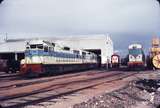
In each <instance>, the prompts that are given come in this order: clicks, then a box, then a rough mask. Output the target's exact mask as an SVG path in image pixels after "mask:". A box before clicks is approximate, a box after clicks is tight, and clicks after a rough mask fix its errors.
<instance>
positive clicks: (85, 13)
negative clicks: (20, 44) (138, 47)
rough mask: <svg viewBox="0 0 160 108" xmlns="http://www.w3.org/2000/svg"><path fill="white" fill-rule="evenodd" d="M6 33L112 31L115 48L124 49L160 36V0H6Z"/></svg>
mask: <svg viewBox="0 0 160 108" xmlns="http://www.w3.org/2000/svg"><path fill="white" fill-rule="evenodd" d="M4 33H8V36H9V37H13V35H11V34H14V37H16V35H15V34H36V36H38V35H41V36H51V35H54V36H55V35H79V34H80V35H83V34H107V33H109V34H110V35H111V38H112V39H113V41H114V43H116V44H115V48H116V49H122V50H123V49H124V48H127V45H128V44H130V43H132V42H141V43H142V44H144V46H147V44H148V45H149V43H148V42H150V39H151V37H152V36H153V35H159V36H160V7H159V4H158V2H157V1H156V0H4V1H3V2H2V4H0V34H4ZM32 36H33V35H30V37H32ZM117 42H118V43H117ZM124 43H125V44H124Z"/></svg>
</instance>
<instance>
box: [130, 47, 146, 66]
mask: <svg viewBox="0 0 160 108" xmlns="http://www.w3.org/2000/svg"><path fill="white" fill-rule="evenodd" d="M128 52H129V53H128V67H129V68H144V67H145V55H144V51H143V47H142V45H141V44H131V45H129V47H128Z"/></svg>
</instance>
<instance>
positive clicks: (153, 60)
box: [152, 54, 160, 69]
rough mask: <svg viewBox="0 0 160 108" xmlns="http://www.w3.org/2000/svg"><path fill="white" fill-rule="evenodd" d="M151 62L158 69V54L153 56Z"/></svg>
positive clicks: (159, 58) (159, 63)
mask: <svg viewBox="0 0 160 108" xmlns="http://www.w3.org/2000/svg"><path fill="white" fill-rule="evenodd" d="M152 63H153V65H154V67H155V68H158V69H160V54H159V55H156V56H154V57H153V59H152Z"/></svg>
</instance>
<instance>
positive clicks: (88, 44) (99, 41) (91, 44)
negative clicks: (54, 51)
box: [56, 35, 113, 64]
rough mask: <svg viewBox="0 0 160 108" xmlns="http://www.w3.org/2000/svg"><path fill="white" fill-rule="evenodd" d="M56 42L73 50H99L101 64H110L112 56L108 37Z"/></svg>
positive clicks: (111, 47)
mask: <svg viewBox="0 0 160 108" xmlns="http://www.w3.org/2000/svg"><path fill="white" fill-rule="evenodd" d="M56 42H57V43H59V44H63V45H66V46H70V47H71V48H75V49H100V50H101V63H102V64H106V63H107V62H109V63H110V62H111V55H112V54H113V42H112V40H111V38H110V37H109V36H106V35H100V36H90V37H81V38H68V39H63V40H58V41H56ZM107 59H108V60H107Z"/></svg>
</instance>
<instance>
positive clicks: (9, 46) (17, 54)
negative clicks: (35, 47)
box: [0, 34, 113, 65]
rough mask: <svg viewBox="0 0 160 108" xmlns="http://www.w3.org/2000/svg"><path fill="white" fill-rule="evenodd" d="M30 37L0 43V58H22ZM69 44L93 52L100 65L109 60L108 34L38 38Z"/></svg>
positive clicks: (111, 50) (111, 46)
mask: <svg viewBox="0 0 160 108" xmlns="http://www.w3.org/2000/svg"><path fill="white" fill-rule="evenodd" d="M32 39H33V38H31V39H9V40H6V41H4V42H1V43H0V58H7V59H16V60H21V59H23V58H24V51H25V44H26V41H29V40H32ZM39 39H44V40H50V41H53V42H55V43H58V44H61V45H64V46H69V47H71V48H74V49H83V50H87V51H91V52H94V53H96V54H97V55H98V59H99V61H100V63H101V64H102V65H106V63H110V62H111V55H112V54H113V42H112V40H111V38H110V37H109V35H103V34H102V35H101V34H100V35H80V36H66V37H62V36H61V37H49V38H39Z"/></svg>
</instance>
